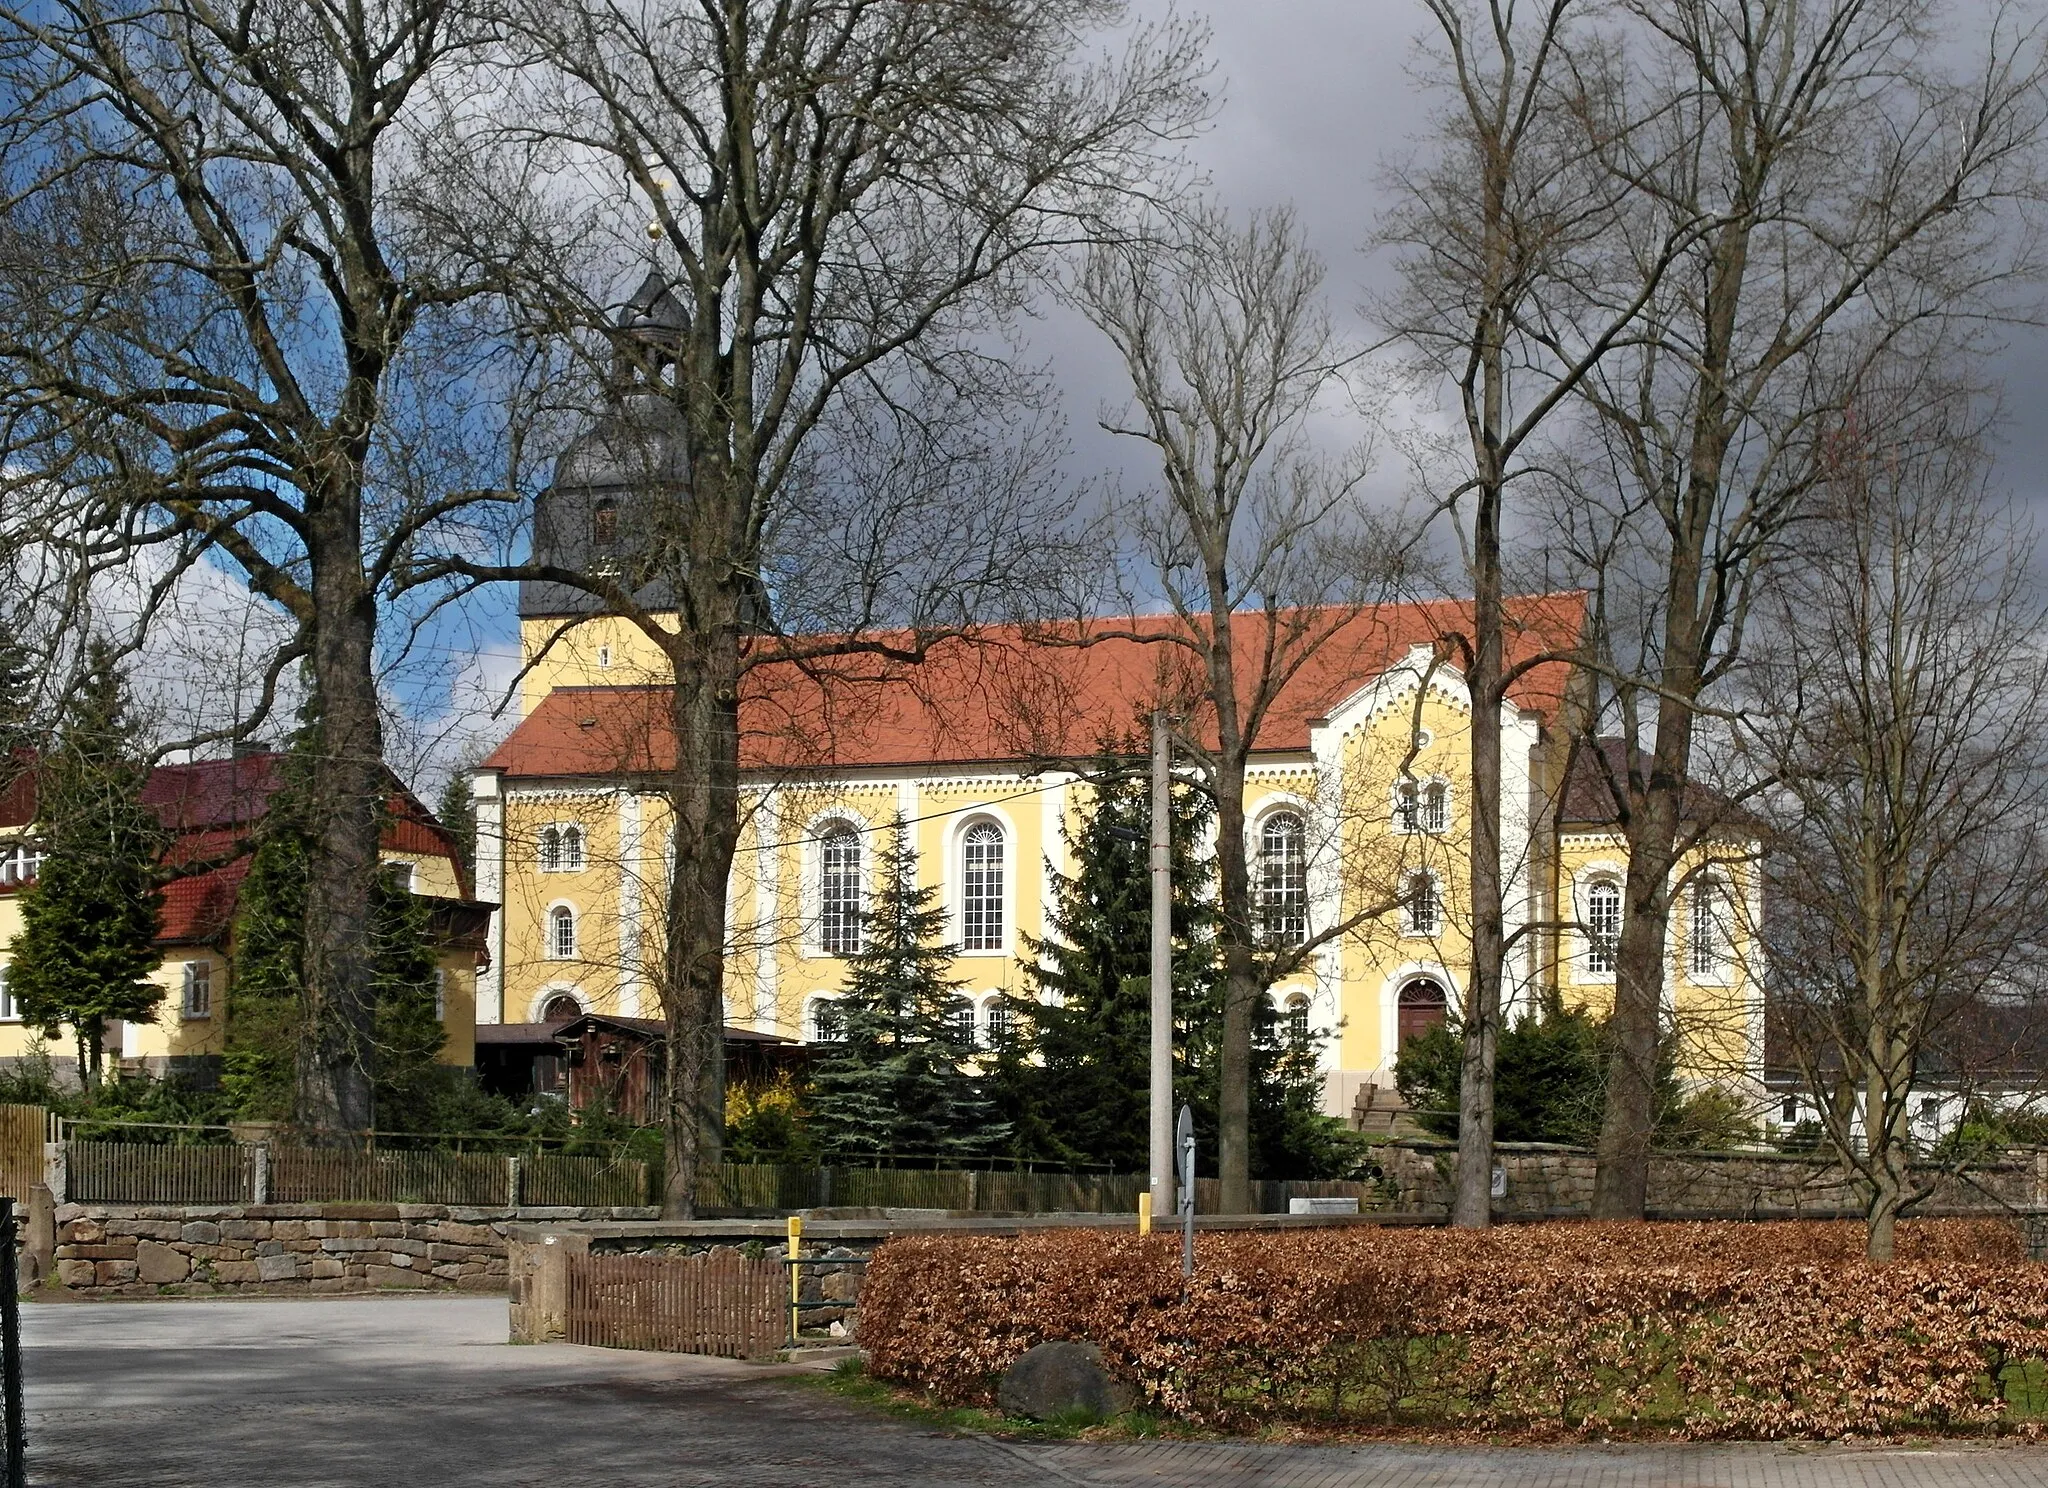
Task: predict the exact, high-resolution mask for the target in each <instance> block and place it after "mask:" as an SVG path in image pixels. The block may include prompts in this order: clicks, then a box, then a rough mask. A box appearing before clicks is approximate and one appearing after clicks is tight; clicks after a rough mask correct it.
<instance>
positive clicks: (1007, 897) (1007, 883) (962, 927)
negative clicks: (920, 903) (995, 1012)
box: [948, 811, 1017, 956]
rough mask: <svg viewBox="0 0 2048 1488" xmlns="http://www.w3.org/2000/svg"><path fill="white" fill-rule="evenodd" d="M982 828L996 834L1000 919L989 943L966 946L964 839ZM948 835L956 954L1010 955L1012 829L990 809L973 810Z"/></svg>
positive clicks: (1014, 849) (1013, 881) (1013, 905)
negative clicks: (951, 840)
mask: <svg viewBox="0 0 2048 1488" xmlns="http://www.w3.org/2000/svg"><path fill="white" fill-rule="evenodd" d="M983 828H988V829H992V830H993V831H994V832H995V833H996V839H997V845H998V846H999V848H1000V849H1001V851H1000V852H999V853H998V854H997V857H996V865H995V866H996V872H997V873H999V874H1000V875H1001V876H1002V882H1001V883H1000V884H999V885H998V886H997V887H998V889H999V891H1000V892H998V893H997V895H996V903H995V912H996V915H997V917H998V920H999V922H1000V923H999V925H998V929H999V930H1000V932H1001V933H1000V934H998V935H997V936H996V937H995V938H994V943H993V944H989V943H987V942H986V940H984V943H982V944H979V945H972V946H970V945H969V944H968V943H967V842H968V838H969V837H971V836H972V835H973V834H974V833H975V832H976V831H978V830H981V829H983ZM952 835H953V845H952V852H951V853H950V854H949V855H948V856H949V857H950V859H951V861H952V865H953V870H954V871H953V873H952V874H951V875H950V878H951V880H952V888H953V893H952V899H953V916H952V918H953V929H954V936H953V941H954V945H955V947H956V948H957V951H958V954H960V955H962V956H1007V955H1009V954H1010V945H1011V932H1012V927H1013V925H1014V923H1015V921H1016V912H1015V911H1016V884H1017V875H1016V872H1015V871H1014V870H1015V864H1016V857H1017V833H1016V830H1015V829H1014V828H1013V827H1012V826H1011V825H1010V823H1009V822H1007V821H1005V820H1004V819H1003V818H1002V817H999V816H997V815H995V814H994V813H993V812H989V811H975V812H972V813H970V814H968V815H967V816H964V817H962V818H961V820H960V821H959V823H958V824H957V825H956V826H955V828H954V830H953V834H952Z"/></svg>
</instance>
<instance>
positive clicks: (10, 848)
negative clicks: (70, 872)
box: [0, 838, 48, 888]
mask: <svg viewBox="0 0 2048 1488" xmlns="http://www.w3.org/2000/svg"><path fill="white" fill-rule="evenodd" d="M47 856H48V854H46V853H44V852H42V851H41V850H40V849H38V848H37V847H36V846H34V844H32V843H29V842H26V841H23V840H21V839H19V838H17V839H16V840H15V841H13V842H7V843H0V888H20V887H21V886H23V885H25V884H32V883H34V882H35V881H36V879H37V878H38V877H40V876H41V874H42V871H43V861H44V859H45V858H46V857H47Z"/></svg>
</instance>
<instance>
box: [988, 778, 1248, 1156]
mask: <svg viewBox="0 0 2048 1488" xmlns="http://www.w3.org/2000/svg"><path fill="white" fill-rule="evenodd" d="M1143 768H1144V767H1143V764H1142V761H1141V760H1134V751H1133V750H1132V748H1131V747H1130V746H1128V745H1126V746H1124V747H1122V748H1119V747H1118V746H1117V744H1116V743H1115V742H1114V741H1105V742H1104V745H1103V747H1102V750H1101V752H1100V753H1099V754H1098V756H1097V758H1096V759H1095V760H1094V761H1093V762H1092V763H1091V765H1090V768H1089V773H1090V775H1091V776H1092V777H1093V779H1094V780H1095V782H1096V785H1095V788H1094V793H1093V800H1092V801H1091V803H1090V806H1089V809H1088V810H1087V811H1086V812H1085V813H1084V814H1083V815H1082V816H1081V817H1080V818H1079V820H1078V821H1077V822H1075V823H1071V824H1069V825H1068V826H1067V827H1066V828H1065V829H1064V836H1065V840H1066V843H1067V846H1068V848H1069V850H1070V851H1071V852H1072V854H1073V857H1074V863H1075V871H1074V872H1073V874H1072V875H1071V876H1070V875H1067V874H1063V873H1059V872H1054V873H1053V874H1052V875H1051V877H1052V895H1051V900H1050V903H1049V905H1048V908H1047V913H1046V931H1047V933H1046V935H1045V936H1043V937H1037V936H1029V935H1027V936H1025V937H1024V946H1025V951H1026V954H1027V956H1028V958H1029V959H1028V960H1027V961H1026V962H1025V965H1024V977H1025V985H1026V988H1027V989H1028V995H1027V996H1026V997H1024V998H1020V999H1018V1000H1016V1001H1015V1002H1014V1003H1013V1004H1012V1013H1011V1026H1012V1028H1013V1029H1014V1030H1015V1036H1014V1037H1013V1038H1011V1039H1010V1040H1008V1042H1007V1046H1006V1047H1004V1048H1003V1049H1000V1050H998V1051H997V1055H998V1064H997V1069H996V1074H995V1078H996V1081H997V1087H998V1090H999V1091H1000V1093H1001V1096H1002V1098H1003V1100H1004V1102H1005V1104H1004V1107H1003V1110H1004V1114H1005V1115H1006V1116H1009V1117H1010V1118H1011V1120H1012V1122H1013V1125H1014V1127H1015V1129H1016V1138H1015V1139H1014V1144H1013V1145H1014V1150H1015V1151H1016V1152H1017V1155H1019V1156H1022V1157H1032V1158H1051V1159H1056V1160H1060V1161H1066V1162H1077V1163H1091V1164H1096V1163H1099V1164H1106V1165H1108V1166H1110V1167H1112V1168H1114V1169H1116V1170H1117V1171H1119V1172H1143V1171H1145V1167H1146V1163H1147V1161H1148V1152H1147V1141H1148V1139H1147V1132H1148V1130H1149V1127H1148V1121H1149V1115H1150V1094H1149V1092H1150V1089H1151V1070H1152V1063H1151V1038H1152V1034H1151V1029H1152V980H1151V935H1152V932H1151V924H1152V880H1151V848H1150V846H1149V840H1150V836H1151V819H1152V818H1151V811H1152V807H1151V787H1150V782H1149V781H1148V780H1146V779H1145V778H1144V777H1143V774H1142V771H1143ZM1212 815H1213V809H1212V808H1211V806H1210V803H1209V801H1208V799H1207V798H1206V797H1204V796H1203V795H1201V794H1200V793H1199V792H1198V791H1196V790H1194V789H1193V788H1192V787H1190V786H1187V785H1178V786H1176V787H1175V789H1174V792H1173V801H1172V805H1171V828H1170V833H1169V840H1170V842H1171V844H1172V846H1171V854H1170V868H1171V873H1172V881H1173V966H1174V1007H1175V1010H1176V1024H1177V1025H1179V1026H1177V1028H1176V1034H1175V1044H1176V1064H1177V1066H1178V1067H1180V1068H1181V1069H1183V1070H1184V1069H1185V1067H1186V1043H1187V1039H1186V1031H1187V1030H1186V1026H1185V1015H1186V1013H1187V1012H1188V1011H1189V1010H1199V1009H1203V1008H1206V1007H1207V1005H1208V1004H1209V1003H1210V1002H1212V1001H1213V1000H1214V998H1213V996H1212V991H1213V988H1214V985H1215V979H1216V942H1215V911H1214V908H1213V906H1212V904H1211V903H1210V897H1209V895H1208V892H1207V890H1208V885H1209V881H1210V871H1209V867H1208V864H1207V863H1206V862H1205V861H1203V860H1202V859H1200V858H1198V857H1197V856H1196V855H1195V845H1196V844H1197V843H1199V842H1200V841H1201V840H1202V834H1203V832H1204V830H1205V829H1206V828H1207V826H1208V823H1209V819H1210V817H1211V816H1212ZM1183 1083H1185V1082H1183ZM1188 1093H1190V1094H1192V1091H1189V1092H1188Z"/></svg>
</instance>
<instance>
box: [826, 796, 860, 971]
mask: <svg viewBox="0 0 2048 1488" xmlns="http://www.w3.org/2000/svg"><path fill="white" fill-rule="evenodd" d="M860 921H861V848H860V833H858V832H856V831H854V830H853V828H851V827H849V826H847V825H846V824H845V823H843V822H842V823H839V824H837V825H835V826H832V827H830V828H828V829H827V830H826V832H825V835H824V838H823V840H822V841H821V842H820V843H819V844H818V949H819V950H821V951H823V952H824V953H825V954H826V955H828V956H857V955H859V954H860Z"/></svg>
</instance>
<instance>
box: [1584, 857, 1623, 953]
mask: <svg viewBox="0 0 2048 1488" xmlns="http://www.w3.org/2000/svg"><path fill="white" fill-rule="evenodd" d="M1620 943H1621V889H1620V886H1619V885H1616V884H1613V883H1610V882H1608V881H1607V880H1605V879H1602V880H1601V881H1600V882H1598V883H1596V884H1594V885H1593V886H1592V887H1591V888H1589V889H1587V890H1586V970H1587V971H1589V972H1591V973H1592V974H1593V975H1594V976H1613V975H1614V948H1615V947H1616V946H1617V945H1619V944H1620Z"/></svg>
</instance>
